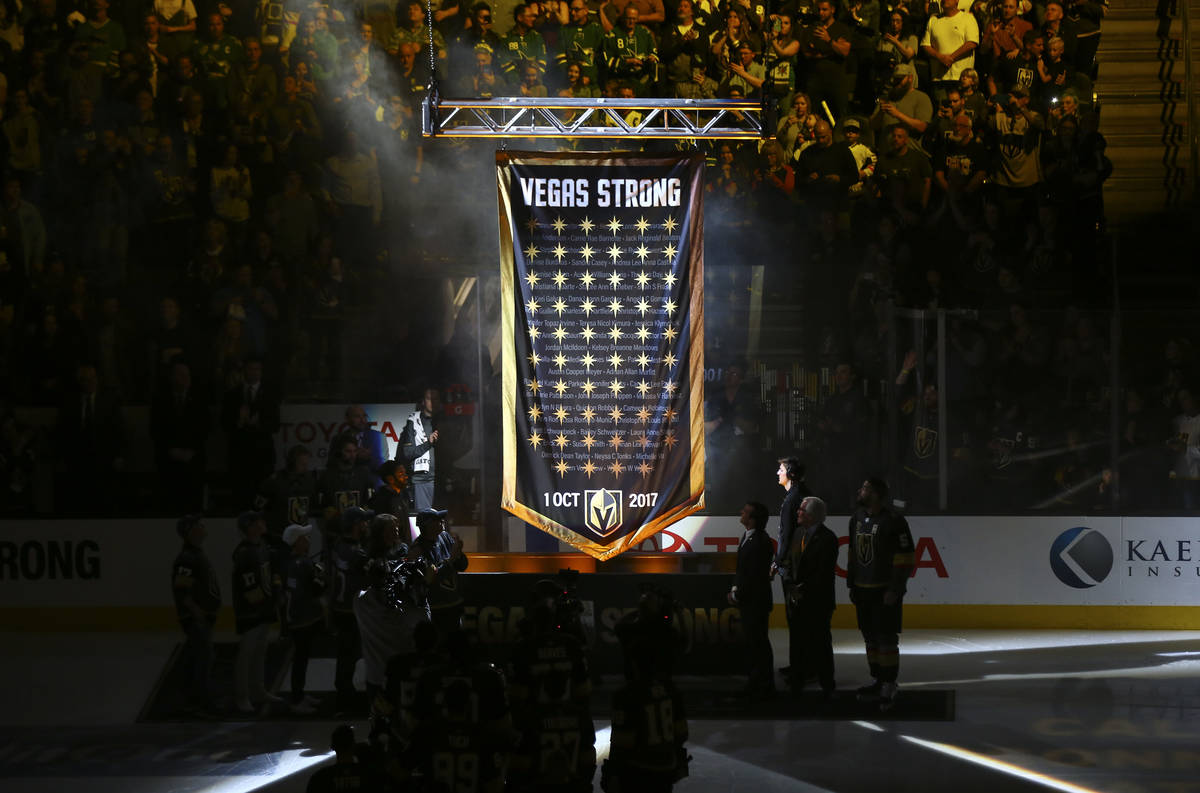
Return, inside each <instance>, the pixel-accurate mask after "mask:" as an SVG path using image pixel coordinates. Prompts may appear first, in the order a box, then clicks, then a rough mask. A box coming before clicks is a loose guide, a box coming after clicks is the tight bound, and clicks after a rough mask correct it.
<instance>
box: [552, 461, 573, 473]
mask: <svg viewBox="0 0 1200 793" xmlns="http://www.w3.org/2000/svg"><path fill="white" fill-rule="evenodd" d="M554 470H555V471H558V475H559V476H566V475H567V471H570V470H571V466H569V465H567V464H566V463H565V462H563V461H562V460H559V461H558V462H557V463H555V464H554Z"/></svg>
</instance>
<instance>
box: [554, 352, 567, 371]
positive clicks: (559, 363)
mask: <svg viewBox="0 0 1200 793" xmlns="http://www.w3.org/2000/svg"><path fill="white" fill-rule="evenodd" d="M566 365H567V356H565V355H563V354H562V353H561V352H560V353H559V354H558V355H555V356H554V366H555V368H558V369H561V368H563V367H564V366H566Z"/></svg>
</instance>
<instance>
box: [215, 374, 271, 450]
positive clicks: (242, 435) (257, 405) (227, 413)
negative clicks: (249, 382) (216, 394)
mask: <svg viewBox="0 0 1200 793" xmlns="http://www.w3.org/2000/svg"><path fill="white" fill-rule="evenodd" d="M242 405H248V406H249V408H250V415H251V416H257V417H258V421H257V423H255V424H247V425H245V426H242V427H239V426H238V415H239V414H240V413H241V409H242ZM221 428H222V429H223V430H225V435H226V437H228V439H229V446H230V451H231V454H250V455H261V456H263V457H268V456H269V457H270V458H271V460H272V461H274V458H275V441H274V438H273V436H274V435H275V433H276V432H277V431H278V430H279V399H278V398H277V397H275V396H274V395H272V394H271V393H270V392H269V391H268V390H267V388H266V386H264V385H262V384H260V385H259V386H258V390H257V391H256V392H255V393H254V399H252V400H250V401H247V399H246V387H245V386H244V385H239V386H235V387H233V388H230V389H229V390H228V391H226V392H225V396H224V398H222V400H221Z"/></svg>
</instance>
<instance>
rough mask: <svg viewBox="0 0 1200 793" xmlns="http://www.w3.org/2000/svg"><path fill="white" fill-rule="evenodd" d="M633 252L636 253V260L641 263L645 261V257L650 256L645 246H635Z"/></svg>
mask: <svg viewBox="0 0 1200 793" xmlns="http://www.w3.org/2000/svg"><path fill="white" fill-rule="evenodd" d="M633 252H634V253H636V254H637V257H638V259H639V260H640V261H643V262H644V261H646V257H647V256H649V255H650V249H649V248H647V247H646V246H645V245H639V246H637V247H636V248H634V249H633Z"/></svg>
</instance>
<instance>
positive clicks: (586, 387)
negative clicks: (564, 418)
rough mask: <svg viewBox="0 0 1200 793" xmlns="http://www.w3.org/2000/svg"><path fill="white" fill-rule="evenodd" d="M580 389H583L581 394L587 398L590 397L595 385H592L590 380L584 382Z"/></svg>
mask: <svg viewBox="0 0 1200 793" xmlns="http://www.w3.org/2000/svg"><path fill="white" fill-rule="evenodd" d="M580 388H582V389H583V393H585V394H587V395H588V396H591V395H592V392H593V391H595V390H596V384H595V383H593V382H592V381H591V380H584V381H583V385H581V386H580Z"/></svg>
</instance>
